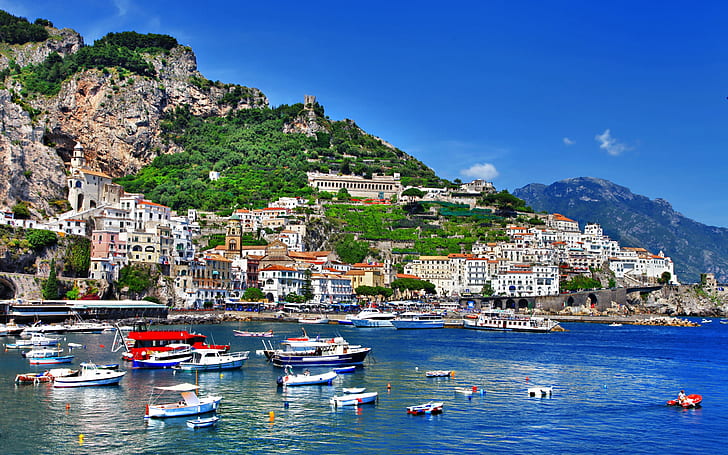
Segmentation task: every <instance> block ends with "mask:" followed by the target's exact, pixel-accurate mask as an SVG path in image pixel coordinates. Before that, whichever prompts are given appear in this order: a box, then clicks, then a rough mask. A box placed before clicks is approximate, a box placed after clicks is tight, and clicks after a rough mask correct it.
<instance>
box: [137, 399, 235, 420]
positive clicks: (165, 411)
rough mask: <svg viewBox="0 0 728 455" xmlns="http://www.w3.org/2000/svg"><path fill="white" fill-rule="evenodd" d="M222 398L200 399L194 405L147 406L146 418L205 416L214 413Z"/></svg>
mask: <svg viewBox="0 0 728 455" xmlns="http://www.w3.org/2000/svg"><path fill="white" fill-rule="evenodd" d="M220 401H222V397H205V398H200V401H199V403H197V404H194V405H180V404H177V403H172V404H159V405H148V406H147V414H146V415H145V416H144V417H146V418H152V419H163V418H167V417H184V416H191V415H198V414H205V413H208V412H213V411H216V410H217V408H218V407H219V406H220Z"/></svg>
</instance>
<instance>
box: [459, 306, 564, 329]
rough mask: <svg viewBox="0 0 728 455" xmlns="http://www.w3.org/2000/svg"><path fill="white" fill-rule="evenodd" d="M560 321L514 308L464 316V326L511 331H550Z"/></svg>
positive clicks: (466, 327) (467, 327)
mask: <svg viewBox="0 0 728 455" xmlns="http://www.w3.org/2000/svg"><path fill="white" fill-rule="evenodd" d="M558 325H559V323H558V322H556V321H552V320H551V319H546V318H542V317H537V316H529V315H526V314H516V313H515V312H514V311H513V310H495V309H493V310H488V311H486V312H484V313H481V314H479V315H477V317H476V318H474V319H471V318H463V328H465V329H474V330H499V331H507V332H508V331H511V332H537V333H545V332H550V331H551V330H553V329H554V328H555V327H556V326H558Z"/></svg>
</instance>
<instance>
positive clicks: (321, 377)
mask: <svg viewBox="0 0 728 455" xmlns="http://www.w3.org/2000/svg"><path fill="white" fill-rule="evenodd" d="M284 370H285V373H286V374H285V375H283V376H279V377H278V379H277V380H276V382H277V383H278V385H279V386H283V387H290V386H300V385H321V384H328V385H331V384H333V382H334V379H336V376H337V374H336V372H335V371H327V372H326V373H319V374H313V373H311V372H310V371H309V370H308V369H306V370H305V371H304V372H303V373H302V374H295V373H294V372H293V367H291V366H290V365H286V367H285V369H284Z"/></svg>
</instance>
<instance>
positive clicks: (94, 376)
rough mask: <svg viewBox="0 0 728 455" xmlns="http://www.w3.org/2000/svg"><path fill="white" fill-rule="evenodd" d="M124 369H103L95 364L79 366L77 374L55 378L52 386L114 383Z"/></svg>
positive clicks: (124, 372)
mask: <svg viewBox="0 0 728 455" xmlns="http://www.w3.org/2000/svg"><path fill="white" fill-rule="evenodd" d="M125 374H126V371H116V370H104V369H101V368H96V366H95V365H91V366H86V367H83V368H81V372H80V373H79V374H78V375H77V376H67V377H61V378H55V381H54V383H53V387H89V386H97V385H115V384H118V383H119V381H121V378H122V377H123V376H124V375H125Z"/></svg>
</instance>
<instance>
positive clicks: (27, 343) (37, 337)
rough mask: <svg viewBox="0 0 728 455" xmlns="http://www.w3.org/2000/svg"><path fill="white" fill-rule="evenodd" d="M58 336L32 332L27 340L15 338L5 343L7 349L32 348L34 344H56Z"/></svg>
mask: <svg viewBox="0 0 728 455" xmlns="http://www.w3.org/2000/svg"><path fill="white" fill-rule="evenodd" d="M58 341H59V339H58V338H53V337H47V336H45V335H43V334H42V333H33V334H32V335H31V336H30V339H27V340H16V342H15V343H10V344H7V345H6V346H7V347H8V348H9V349H26V348H33V347H35V346H57V345H58Z"/></svg>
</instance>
